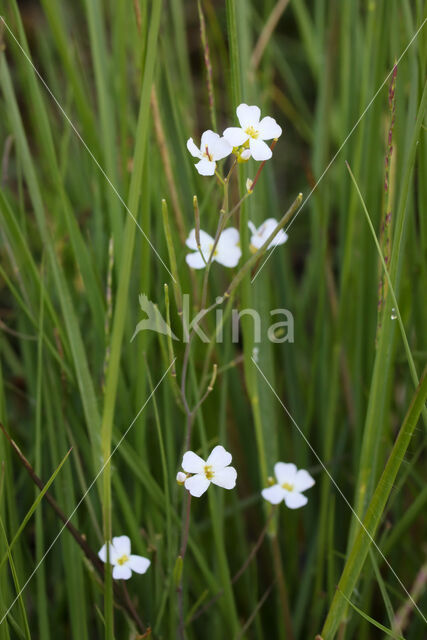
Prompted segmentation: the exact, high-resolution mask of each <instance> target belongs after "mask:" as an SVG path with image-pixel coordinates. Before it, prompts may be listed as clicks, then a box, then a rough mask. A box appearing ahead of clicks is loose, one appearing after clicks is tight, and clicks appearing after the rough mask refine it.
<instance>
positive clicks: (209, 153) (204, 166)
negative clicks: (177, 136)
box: [187, 129, 232, 176]
mask: <svg viewBox="0 0 427 640" xmlns="http://www.w3.org/2000/svg"><path fill="white" fill-rule="evenodd" d="M187 149H188V150H189V152H190V153H191V155H192V156H193V157H194V158H199V160H200V162H198V163H197V164H196V165H195V166H196V169H197V171H198V172H199V173H200V175H202V176H213V175H214V173H215V169H216V163H217V161H218V160H222V159H223V158H226V157H227V156H228V155H230V153H231V152H232V148H231V146H230V145H229V143H228V142H227V140H225V138H221V137H220V136H219V135H218V134H217V133H214V132H213V131H211V130H210V129H208V130H207V131H205V132H204V133H203V134H202V139H201V145H200V149H198V148H197V146H196V145H195V143H194V140H193V138H189V139H188V140H187Z"/></svg>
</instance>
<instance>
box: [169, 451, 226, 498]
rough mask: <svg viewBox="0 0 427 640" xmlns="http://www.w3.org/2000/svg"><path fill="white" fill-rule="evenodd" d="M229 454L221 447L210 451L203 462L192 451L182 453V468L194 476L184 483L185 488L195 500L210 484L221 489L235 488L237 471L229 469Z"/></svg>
mask: <svg viewBox="0 0 427 640" xmlns="http://www.w3.org/2000/svg"><path fill="white" fill-rule="evenodd" d="M231 460H232V456H231V453H229V452H228V451H226V450H225V449H224V447H222V446H221V445H218V446H216V447H215V448H214V449H212V452H211V454H210V456H209V458H208V459H207V460H206V461H205V460H203V458H201V457H200V456H198V455H197V454H196V453H194V452H193V451H187V452H186V453H184V457H183V459H182V465H181V466H182V468H183V469H184V471H186V472H187V473H193V474H194V475H192V476H190V477H188V478H187V479H186V481H185V483H184V484H185V488H186V489H187V491H189V492H190V493H191V495H192V496H194V497H195V498H200V496H201V495H203V494H204V493H205V491H207V489H208V487H209V485H210V484H211V482H213V484H216V485H218V487H222V488H223V489H234V487H235V486H236V478H237V471H236V469H235V468H234V467H230V466H229V465H230V462H231Z"/></svg>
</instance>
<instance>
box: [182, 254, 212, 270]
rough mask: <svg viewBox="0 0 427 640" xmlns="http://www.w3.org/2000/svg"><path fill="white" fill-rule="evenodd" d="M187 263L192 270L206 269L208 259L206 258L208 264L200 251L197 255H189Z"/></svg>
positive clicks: (186, 257) (186, 259)
mask: <svg viewBox="0 0 427 640" xmlns="http://www.w3.org/2000/svg"><path fill="white" fill-rule="evenodd" d="M185 261H186V263H187V264H188V266H189V267H191V268H192V269H204V268H205V267H206V262H207V261H208V259H207V258H206V262H205V261H204V260H203V258H202V256H201V255H200V252H199V251H196V252H195V253H187V255H186V256H185Z"/></svg>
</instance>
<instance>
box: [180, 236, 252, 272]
mask: <svg viewBox="0 0 427 640" xmlns="http://www.w3.org/2000/svg"><path fill="white" fill-rule="evenodd" d="M214 242H215V241H214V239H213V238H211V236H210V235H209V234H208V233H206V232H205V231H202V230H200V251H201V252H202V254H203V257H204V259H205V260H203V258H202V256H201V255H200V251H199V250H198V248H197V242H196V231H195V229H192V230H191V231H190V234H189V236H188V238H187V240H186V241H185V244H186V245H187V247H188V248H189V249H193V250H194V251H195V253H188V254H187V255H186V256H185V259H186V261H187V264H188V266H189V267H191V268H192V269H203V267H205V266H206V262H207V261H208V260H209V256H210V255H211V251H212V248H213V246H214ZM241 255H242V251H241V249H240V235H239V232H238V231H237V229H234V227H229V228H228V229H225V230H224V231H223V232H222V233H221V235H220V237H219V239H218V243H217V245H216V248H215V252H214V255H213V257H212V260H213V261H215V260H216V262H219V263H220V264H222V265H224V267H235V266H236V265H237V263H238V262H239V260H240V256H241Z"/></svg>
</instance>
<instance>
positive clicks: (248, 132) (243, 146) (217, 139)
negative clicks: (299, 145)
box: [187, 103, 282, 176]
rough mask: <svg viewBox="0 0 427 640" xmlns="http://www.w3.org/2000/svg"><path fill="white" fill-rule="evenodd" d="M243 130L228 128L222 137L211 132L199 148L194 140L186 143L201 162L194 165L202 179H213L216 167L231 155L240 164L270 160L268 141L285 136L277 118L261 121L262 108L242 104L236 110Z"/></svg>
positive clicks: (204, 137)
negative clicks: (235, 157) (220, 161)
mask: <svg viewBox="0 0 427 640" xmlns="http://www.w3.org/2000/svg"><path fill="white" fill-rule="evenodd" d="M236 113H237V119H238V120H239V124H240V127H228V128H227V129H225V131H224V133H223V135H222V137H221V136H219V135H218V134H217V133H214V131H211V130H208V131H205V132H204V133H203V134H202V137H201V141H200V148H198V147H197V145H196V144H195V143H194V140H193V138H189V139H188V140H187V149H188V151H189V152H190V153H191V155H192V156H193V157H194V158H198V160H199V162H198V163H197V164H196V165H195V166H196V169H197V171H198V172H199V173H200V175H202V176H213V175H214V174H215V171H216V163H217V162H218V161H219V160H223V159H224V158H226V157H227V156H229V155H230V154H231V153H234V155H235V156H237V158H238V160H239V161H246V160H249V158H251V157H252V158H253V159H254V160H257V161H265V160H269V159H270V158H271V156H272V151H271V149H270V147H269V146H268V144H266V142H265V140H273V139H274V140H277V138H279V137H280V136H281V135H282V128H281V127H280V126H279V125H278V124H277V122H276V121H275V119H274V118H271V117H270V116H265V117H264V118H262V119H261V110H260V108H259V107H257V106H255V105H252V106H249V105H247V104H245V103H242V104H240V105H239V106H238V107H237V109H236Z"/></svg>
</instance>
